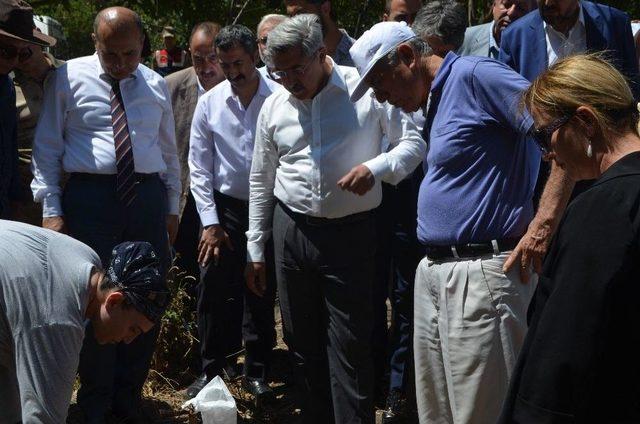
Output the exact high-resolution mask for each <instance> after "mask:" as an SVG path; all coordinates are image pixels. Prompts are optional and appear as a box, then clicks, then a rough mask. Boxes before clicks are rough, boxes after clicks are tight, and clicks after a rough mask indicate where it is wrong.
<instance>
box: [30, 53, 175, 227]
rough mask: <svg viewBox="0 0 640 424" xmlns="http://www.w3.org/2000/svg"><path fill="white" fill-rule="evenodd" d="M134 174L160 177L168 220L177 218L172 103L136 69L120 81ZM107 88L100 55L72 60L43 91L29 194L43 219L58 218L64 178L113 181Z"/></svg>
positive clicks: (147, 73)
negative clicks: (84, 176)
mask: <svg viewBox="0 0 640 424" xmlns="http://www.w3.org/2000/svg"><path fill="white" fill-rule="evenodd" d="M120 90H121V93H122V99H123V102H124V108H125V111H126V114H127V124H128V126H129V134H130V136H131V146H132V149H133V158H134V162H135V171H136V172H138V173H143V174H151V173H159V174H160V178H161V179H162V181H163V182H164V184H165V186H166V188H167V198H168V205H167V210H168V211H169V214H172V215H177V214H178V203H179V199H180V165H179V163H178V154H177V151H176V134H175V127H174V126H175V124H174V120H173V111H172V109H171V98H170V97H169V92H168V90H167V84H166V82H165V81H164V79H162V77H161V76H160V75H158V74H156V73H155V72H153V71H152V70H151V69H149V68H147V67H146V66H144V65H139V66H138V68H137V70H136V71H135V73H134V74H132V76H131V77H129V78H126V79H123V80H121V81H120ZM110 93H111V85H110V83H109V77H108V76H107V74H106V73H105V72H104V70H103V69H102V66H101V64H100V60H99V59H98V55H96V54H94V55H92V56H86V57H81V58H77V59H72V60H70V61H68V62H67V63H65V64H64V65H62V66H61V67H60V68H58V69H56V70H55V71H54V72H53V74H52V75H51V81H50V83H49V84H48V85H47V88H46V90H45V94H44V100H43V104H42V112H41V113H40V120H39V121H38V126H37V128H36V133H35V137H34V140H33V157H32V159H33V160H32V164H31V170H32V171H33V182H32V183H31V189H32V191H33V197H34V200H35V201H36V202H42V203H43V212H42V215H43V216H44V217H50V216H62V215H63V214H64V213H63V210H62V206H61V193H62V189H61V187H60V177H61V174H62V171H64V172H82V173H89V174H116V154H115V147H114V143H113V127H112V122H111V99H110Z"/></svg>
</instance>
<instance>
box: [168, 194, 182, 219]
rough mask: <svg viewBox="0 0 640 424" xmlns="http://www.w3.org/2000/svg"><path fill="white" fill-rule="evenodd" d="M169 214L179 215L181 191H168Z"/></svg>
mask: <svg viewBox="0 0 640 424" xmlns="http://www.w3.org/2000/svg"><path fill="white" fill-rule="evenodd" d="M167 201H168V205H167V210H168V213H167V215H179V214H180V193H178V192H173V191H169V192H168V193H167Z"/></svg>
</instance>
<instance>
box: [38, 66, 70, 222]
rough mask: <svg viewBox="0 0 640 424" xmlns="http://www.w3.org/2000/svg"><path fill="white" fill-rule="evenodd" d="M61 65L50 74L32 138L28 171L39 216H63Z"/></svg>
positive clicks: (62, 69) (64, 97)
mask: <svg viewBox="0 0 640 424" xmlns="http://www.w3.org/2000/svg"><path fill="white" fill-rule="evenodd" d="M65 71H66V67H65V66H63V67H61V68H58V69H57V70H56V71H54V72H53V73H52V75H51V83H50V84H47V86H46V88H45V91H44V98H43V102H42V111H41V112H40V118H39V120H38V125H37V127H36V132H35V135H34V138H33V153H32V156H31V172H32V173H33V181H32V182H31V191H32V192H33V199H34V200H35V201H36V202H38V203H42V216H43V217H51V216H62V215H63V213H62V204H61V200H60V196H61V193H62V189H61V188H60V176H61V174H62V155H63V154H64V121H65V115H66V103H67V102H66V97H67V94H68V90H67V89H65V87H64V85H63V84H62V83H61V80H62V79H63V78H62V73H63V72H65Z"/></svg>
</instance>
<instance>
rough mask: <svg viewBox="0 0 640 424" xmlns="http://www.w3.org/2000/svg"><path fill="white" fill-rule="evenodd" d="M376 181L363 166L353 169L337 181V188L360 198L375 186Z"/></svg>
mask: <svg viewBox="0 0 640 424" xmlns="http://www.w3.org/2000/svg"><path fill="white" fill-rule="evenodd" d="M375 182H376V179H375V178H374V176H373V174H372V173H371V171H370V170H369V168H367V167H366V166H365V165H362V164H360V165H358V166H356V167H353V168H352V169H351V171H349V173H348V174H347V175H345V176H344V177H342V178H340V181H338V186H339V187H340V188H341V189H343V190H347V191H350V192H352V193H355V194H357V195H359V196H362V195H363V194H365V193H366V192H368V191H369V190H371V188H372V187H373V185H374V184H375Z"/></svg>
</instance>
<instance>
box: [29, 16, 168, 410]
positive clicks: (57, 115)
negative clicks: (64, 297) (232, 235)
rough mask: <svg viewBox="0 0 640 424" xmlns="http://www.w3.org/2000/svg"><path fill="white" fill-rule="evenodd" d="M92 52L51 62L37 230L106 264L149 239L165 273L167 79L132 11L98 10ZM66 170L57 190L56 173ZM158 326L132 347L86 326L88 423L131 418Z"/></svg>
mask: <svg viewBox="0 0 640 424" xmlns="http://www.w3.org/2000/svg"><path fill="white" fill-rule="evenodd" d="M93 39H94V42H95V47H96V54H94V55H93V56H87V57H81V58H78V59H73V60H70V61H69V62H67V63H66V64H65V65H63V66H62V67H60V68H58V69H57V70H56V71H55V72H54V74H53V75H52V78H51V83H50V84H49V85H48V88H47V90H46V92H45V97H44V103H43V107H42V113H41V115H40V121H39V124H38V127H37V129H36V134H35V139H34V146H33V164H32V170H33V174H34V179H33V182H32V185H31V186H32V189H33V193H34V198H35V200H36V201H37V202H41V203H42V204H43V227H46V228H49V229H52V230H56V231H61V232H68V233H69V234H70V235H71V236H73V237H74V238H76V239H78V240H80V241H82V242H84V243H86V244H88V245H89V246H90V247H92V248H93V249H94V250H95V251H96V253H98V256H99V257H100V260H101V261H102V263H103V264H107V263H108V262H109V259H110V256H111V251H112V249H113V247H114V246H115V245H116V244H118V243H120V242H122V241H125V240H141V241H147V242H149V243H151V244H152V246H153V248H154V250H155V251H156V252H157V253H158V255H159V258H160V261H161V264H162V265H163V269H164V271H166V269H167V268H168V266H169V263H170V258H169V241H170V240H171V239H172V238H173V237H174V236H175V232H176V230H177V226H178V216H177V214H178V202H179V196H180V175H179V165H178V158H177V154H176V143H175V130H174V120H173V112H172V110H171V101H170V98H169V93H168V91H167V86H166V83H165V82H164V80H163V79H162V78H161V77H160V76H159V75H157V74H156V73H155V72H153V71H152V70H150V69H148V68H146V67H145V66H143V65H140V64H139V61H140V52H141V50H142V44H143V31H142V22H141V20H140V18H139V16H138V15H136V14H135V13H134V12H132V11H131V10H129V9H125V8H121V7H114V8H108V9H105V10H103V11H101V12H100V13H99V14H98V16H97V17H96V20H95V23H94V34H93ZM63 172H65V173H68V174H70V176H69V180H68V182H67V183H66V185H65V187H64V190H63V189H62V187H61V184H60V181H61V177H62V173H63ZM156 337H157V330H156V331H151V332H149V333H147V334H145V335H143V336H141V337H140V338H138V339H137V340H136V341H135V342H134V343H131V344H130V345H124V344H122V343H120V344H114V345H109V346H101V345H98V343H97V342H96V340H95V338H94V336H93V330H92V327H91V326H90V325H89V326H88V328H87V332H86V337H85V342H84V346H83V349H82V354H81V358H80V366H79V372H80V381H81V387H80V391H79V392H78V403H79V405H80V406H81V408H82V409H83V410H84V412H85V414H86V418H87V422H104V419H105V418H104V416H105V413H106V411H107V409H108V407H109V405H110V404H112V406H113V412H114V414H116V415H118V416H120V417H122V418H125V419H128V420H129V421H128V422H137V421H136V420H137V419H138V418H139V415H140V398H141V390H142V385H143V383H144V381H145V379H146V376H147V372H148V369H149V363H150V360H151V356H152V354H153V350H154V347H155V340H156Z"/></svg>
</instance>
